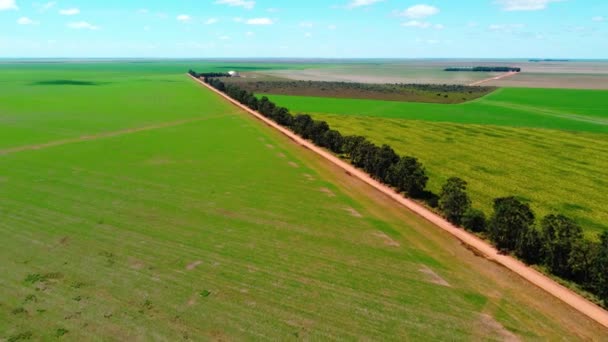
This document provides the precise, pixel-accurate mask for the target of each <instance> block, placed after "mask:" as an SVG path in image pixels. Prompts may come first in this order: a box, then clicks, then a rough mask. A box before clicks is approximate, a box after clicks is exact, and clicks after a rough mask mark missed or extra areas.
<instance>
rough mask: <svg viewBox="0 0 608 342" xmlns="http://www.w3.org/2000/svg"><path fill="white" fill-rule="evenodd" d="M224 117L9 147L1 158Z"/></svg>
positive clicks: (1, 151) (175, 122)
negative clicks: (18, 153)
mask: <svg viewBox="0 0 608 342" xmlns="http://www.w3.org/2000/svg"><path fill="white" fill-rule="evenodd" d="M224 116H226V115H216V116H210V117H200V118H190V119H183V120H177V121H169V122H161V123H158V124H153V125H147V126H140V127H133V128H125V129H121V130H118V131H109V132H101V133H96V134H91V135H82V136H79V137H76V138H66V139H61V140H54V141H48V142H43V143H40V144H32V145H22V146H16V147H8V148H5V149H0V156H4V155H7V154H13V153H17V152H24V151H36V150H42V149H45V148H50V147H55V146H61V145H67V144H74V143H78V142H83V141H91V140H98V139H104V138H112V137H117V136H121V135H126V134H133V133H138V132H145V131H151V130H155V129H161V128H168V127H174V126H180V125H185V124H188V123H192V122H197V121H204V120H210V119H216V118H221V117H224Z"/></svg>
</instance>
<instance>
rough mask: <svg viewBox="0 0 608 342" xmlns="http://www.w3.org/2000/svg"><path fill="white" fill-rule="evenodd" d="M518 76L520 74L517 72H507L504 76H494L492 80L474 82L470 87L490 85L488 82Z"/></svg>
mask: <svg viewBox="0 0 608 342" xmlns="http://www.w3.org/2000/svg"><path fill="white" fill-rule="evenodd" d="M517 74H519V72H515V71H511V72H507V73H504V74H502V75H498V76H494V77H492V78H486V79H485V80H481V81H477V82H473V83H471V84H469V86H478V85H482V84H484V83H488V82H491V81H498V80H501V79H503V78H507V77H511V76H513V75H517Z"/></svg>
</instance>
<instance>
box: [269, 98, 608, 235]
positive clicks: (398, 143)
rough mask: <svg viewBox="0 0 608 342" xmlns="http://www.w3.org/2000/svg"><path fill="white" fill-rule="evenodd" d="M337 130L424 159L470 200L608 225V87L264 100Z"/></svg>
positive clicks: (437, 183) (436, 177)
mask: <svg viewBox="0 0 608 342" xmlns="http://www.w3.org/2000/svg"><path fill="white" fill-rule="evenodd" d="M270 98H271V100H274V101H275V102H277V104H278V105H281V106H285V107H287V108H289V109H290V110H292V112H296V113H297V112H304V113H311V114H313V117H314V118H315V119H320V120H325V121H327V122H328V123H329V124H330V126H331V127H332V128H335V129H338V130H339V131H340V132H342V133H343V134H358V135H363V136H367V137H369V138H370V139H371V140H372V141H374V142H376V143H378V144H384V143H386V144H389V145H390V146H392V147H393V148H394V149H395V150H396V151H397V152H399V153H401V154H405V155H411V156H415V157H418V158H420V160H421V161H422V162H423V164H424V165H425V166H426V167H427V171H428V173H429V175H430V181H429V187H430V189H431V190H432V191H434V192H439V191H440V189H441V185H442V184H443V183H444V182H445V180H446V179H447V178H449V177H452V176H457V177H461V178H463V179H465V180H466V181H467V182H468V183H469V191H470V193H471V196H472V199H473V202H474V205H475V206H477V207H479V208H481V209H483V210H484V211H485V212H486V213H487V214H490V211H491V206H492V200H493V199H494V198H497V197H503V196H510V195H515V196H518V197H520V198H521V199H523V200H525V201H529V202H530V204H531V205H532V208H533V209H534V210H535V211H536V213H537V214H538V215H539V216H541V215H545V214H549V213H563V214H565V215H568V216H571V217H572V218H574V219H576V221H577V222H579V223H580V224H581V226H582V227H583V228H584V229H585V230H586V231H587V232H589V233H590V234H595V233H597V232H601V231H604V230H608V225H607V222H608V212H607V211H606V210H605V208H607V207H608V197H607V196H606V194H605V191H604V189H606V188H607V187H608V181H607V179H608V158H606V157H605V156H606V155H608V111H607V110H606V108H608V102H607V101H608V92H606V91H586V90H563V89H555V90H548V89H540V90H539V89H501V90H499V91H497V92H495V93H493V94H491V95H488V96H486V97H484V98H482V99H479V100H476V101H473V102H469V103H466V104H462V105H436V104H424V103H399V102H386V101H374V100H358V99H352V100H351V99H346V100H345V99H326V98H306V97H295V96H280V95H274V96H270Z"/></svg>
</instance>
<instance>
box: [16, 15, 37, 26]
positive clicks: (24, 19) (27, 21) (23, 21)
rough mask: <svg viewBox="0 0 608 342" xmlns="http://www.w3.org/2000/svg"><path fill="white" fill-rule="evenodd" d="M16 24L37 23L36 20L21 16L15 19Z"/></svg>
mask: <svg viewBox="0 0 608 342" xmlns="http://www.w3.org/2000/svg"><path fill="white" fill-rule="evenodd" d="M17 24H19V25H38V22H37V21H33V20H32V19H30V18H28V17H21V18H19V19H17Z"/></svg>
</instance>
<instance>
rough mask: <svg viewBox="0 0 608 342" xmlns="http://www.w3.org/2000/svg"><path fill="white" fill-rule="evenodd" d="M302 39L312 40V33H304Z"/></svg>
mask: <svg viewBox="0 0 608 342" xmlns="http://www.w3.org/2000/svg"><path fill="white" fill-rule="evenodd" d="M304 37H306V38H312V33H310V32H306V33H304Z"/></svg>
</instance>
